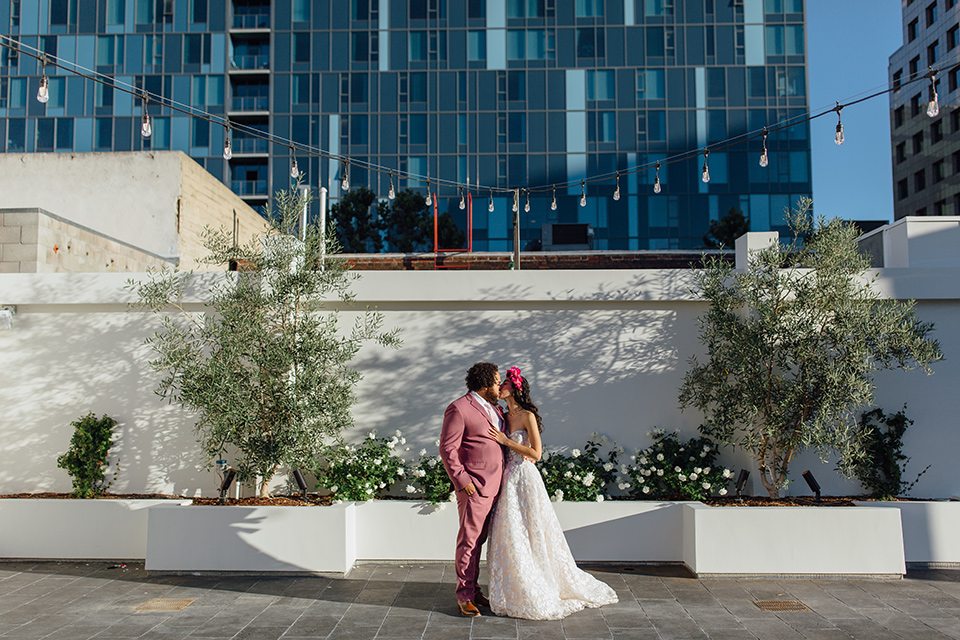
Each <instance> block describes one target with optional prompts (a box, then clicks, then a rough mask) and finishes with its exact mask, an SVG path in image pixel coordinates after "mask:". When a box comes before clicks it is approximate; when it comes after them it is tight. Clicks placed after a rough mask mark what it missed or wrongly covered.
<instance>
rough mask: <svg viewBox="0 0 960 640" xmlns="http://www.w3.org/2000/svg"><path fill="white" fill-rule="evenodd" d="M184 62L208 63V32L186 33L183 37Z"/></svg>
mask: <svg viewBox="0 0 960 640" xmlns="http://www.w3.org/2000/svg"><path fill="white" fill-rule="evenodd" d="M183 62H184V64H210V36H209V34H188V35H185V36H184V37H183Z"/></svg>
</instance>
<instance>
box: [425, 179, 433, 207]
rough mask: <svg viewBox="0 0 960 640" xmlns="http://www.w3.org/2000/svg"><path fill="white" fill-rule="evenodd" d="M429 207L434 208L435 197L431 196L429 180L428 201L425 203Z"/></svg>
mask: <svg viewBox="0 0 960 640" xmlns="http://www.w3.org/2000/svg"><path fill="white" fill-rule="evenodd" d="M424 202H425V203H426V205H427V206H428V207H432V206H433V196H431V195H430V180H429V179H427V199H426V200H425V201H424Z"/></svg>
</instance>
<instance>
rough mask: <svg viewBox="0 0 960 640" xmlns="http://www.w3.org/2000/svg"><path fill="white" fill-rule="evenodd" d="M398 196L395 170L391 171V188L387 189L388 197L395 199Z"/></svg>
mask: <svg viewBox="0 0 960 640" xmlns="http://www.w3.org/2000/svg"><path fill="white" fill-rule="evenodd" d="M396 197H397V191H396V189H394V188H393V171H391V172H390V190H389V191H387V198H388V199H390V200H393V199H394V198H396Z"/></svg>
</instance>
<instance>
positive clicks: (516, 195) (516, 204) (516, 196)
mask: <svg viewBox="0 0 960 640" xmlns="http://www.w3.org/2000/svg"><path fill="white" fill-rule="evenodd" d="M513 212H514V213H520V189H514V190H513Z"/></svg>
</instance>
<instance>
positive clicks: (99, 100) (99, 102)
mask: <svg viewBox="0 0 960 640" xmlns="http://www.w3.org/2000/svg"><path fill="white" fill-rule="evenodd" d="M107 81H108V82H113V79H112V78H109V79H108V80H107ZM94 106H97V107H112V106H113V85H110V84H104V83H102V82H98V83H97V88H96V90H95V91H94Z"/></svg>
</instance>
